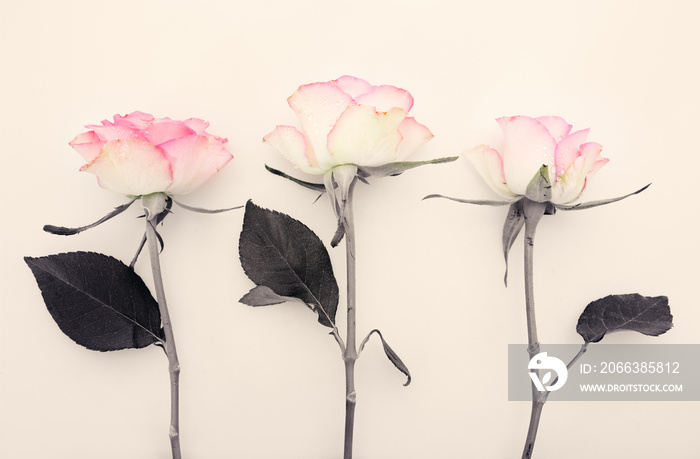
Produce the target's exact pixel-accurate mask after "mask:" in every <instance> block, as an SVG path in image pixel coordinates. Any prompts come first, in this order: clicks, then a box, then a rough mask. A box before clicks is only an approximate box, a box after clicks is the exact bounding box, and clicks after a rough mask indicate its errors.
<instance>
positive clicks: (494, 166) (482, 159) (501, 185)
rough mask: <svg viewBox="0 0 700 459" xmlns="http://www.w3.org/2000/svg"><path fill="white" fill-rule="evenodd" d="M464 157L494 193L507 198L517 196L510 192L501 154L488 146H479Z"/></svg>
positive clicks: (468, 151) (466, 152)
mask: <svg viewBox="0 0 700 459" xmlns="http://www.w3.org/2000/svg"><path fill="white" fill-rule="evenodd" d="M464 157H465V158H467V160H469V162H471V163H472V165H473V166H474V169H476V171H477V172H478V173H479V175H480V176H481V178H483V179H484V181H485V182H486V184H487V185H488V186H489V187H491V189H492V190H493V191H495V192H496V193H498V194H499V195H501V196H504V197H506V198H513V197H515V196H517V195H516V194H515V193H513V192H512V191H510V189H509V188H508V185H507V184H506V177H505V174H504V173H503V159H502V158H501V155H500V153H498V151H496V150H494V149H493V148H491V147H489V146H488V145H479V146H477V147H474V148H472V149H471V150H467V151H465V152H464Z"/></svg>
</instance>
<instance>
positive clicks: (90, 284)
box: [24, 252, 165, 351]
mask: <svg viewBox="0 0 700 459" xmlns="http://www.w3.org/2000/svg"><path fill="white" fill-rule="evenodd" d="M24 261H25V262H26V263H27V265H28V266H29V268H30V269H31V270H32V273H33V274H34V277H35V278H36V281H37V284H38V285H39V289H40V290H41V294H42V296H43V297H44V302H45V303H46V307H47V308H48V310H49V312H50V313H51V316H52V317H53V319H54V320H55V321H56V323H57V324H58V327H59V328H60V329H61V331H63V333H65V334H66V335H68V337H69V338H70V339H72V340H73V341H75V342H76V343H78V344H80V345H81V346H85V347H86V348H88V349H91V350H94V351H114V350H119V349H129V348H132V349H138V348H142V347H146V346H148V345H150V344H154V343H158V342H162V341H163V340H164V339H165V337H164V334H163V329H162V328H161V320H160V311H159V309H158V303H157V302H156V300H155V299H153V296H152V295H151V293H150V291H149V290H148V287H146V285H145V284H144V283H143V280H142V279H141V278H140V277H139V276H138V275H137V274H136V273H135V272H134V270H133V269H131V268H129V267H128V266H126V265H125V264H124V263H122V262H121V261H119V260H117V259H115V258H112V257H109V256H107V255H102V254H100V253H93V252H71V253H61V254H58V255H49V256H47V257H41V258H31V257H25V258H24Z"/></svg>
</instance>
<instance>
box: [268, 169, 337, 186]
mask: <svg viewBox="0 0 700 459" xmlns="http://www.w3.org/2000/svg"><path fill="white" fill-rule="evenodd" d="M265 169H267V171H268V172H271V173H273V174H275V175H279V176H280V177H284V178H286V179H287V180H291V181H292V182H294V183H296V184H297V185H301V186H303V187H304V188H309V189H311V190H314V191H320V192H321V193H323V192H324V191H326V187H325V186H324V185H323V183H311V182H305V181H303V180H299V179H298V178H296V177H292V176H291V175H288V174H285V173H284V172H282V171H280V170H277V169H274V168H272V167H270V166H268V165H267V164H266V165H265Z"/></svg>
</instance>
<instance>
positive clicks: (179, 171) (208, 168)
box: [159, 135, 233, 195]
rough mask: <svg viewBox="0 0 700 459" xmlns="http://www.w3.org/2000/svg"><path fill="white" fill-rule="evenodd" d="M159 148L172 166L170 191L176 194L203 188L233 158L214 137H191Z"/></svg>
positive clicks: (175, 140)
mask: <svg viewBox="0 0 700 459" xmlns="http://www.w3.org/2000/svg"><path fill="white" fill-rule="evenodd" d="M159 147H160V148H161V149H162V150H163V151H164V152H165V154H166V156H167V158H168V160H169V161H170V165H171V167H172V177H173V181H172V185H170V187H168V189H167V192H168V194H173V195H179V194H187V193H189V192H191V191H194V190H195V189H197V188H199V187H200V186H201V185H203V184H204V183H205V182H206V181H207V180H209V179H210V178H211V177H212V176H213V175H214V174H216V173H217V172H218V171H219V170H221V168H222V167H224V166H225V165H226V164H227V163H228V162H229V161H231V159H232V158H233V155H231V153H230V152H229V151H228V150H227V149H226V148H225V147H224V145H223V144H222V143H221V142H219V141H217V140H216V139H215V138H214V137H211V136H203V135H190V136H187V137H183V138H181V139H174V140H171V141H169V142H165V143H163V144H161V145H159Z"/></svg>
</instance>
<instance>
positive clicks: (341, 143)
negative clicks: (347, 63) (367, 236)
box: [263, 76, 433, 174]
mask: <svg viewBox="0 0 700 459" xmlns="http://www.w3.org/2000/svg"><path fill="white" fill-rule="evenodd" d="M287 101H288V102H289V106H290V107H291V108H292V110H294V112H295V113H296V114H297V116H298V117H299V121H300V122H301V131H299V130H298V129H297V128H296V127H293V126H277V127H276V128H275V130H274V131H272V132H270V133H269V134H267V135H266V136H265V138H264V139H263V141H264V142H266V143H268V144H270V145H271V146H272V147H274V148H275V149H277V150H278V151H279V152H280V153H282V154H283V155H284V156H285V157H286V158H287V159H288V160H289V161H291V162H292V163H293V164H294V165H295V166H296V167H297V168H298V169H300V170H301V171H303V172H306V173H309V174H325V173H326V172H328V171H330V170H332V169H333V168H335V167H336V166H341V165H349V164H352V165H355V166H359V167H362V166H368V167H371V166H382V165H385V164H389V163H392V162H395V161H401V160H403V159H405V158H406V157H407V156H408V155H410V154H411V153H412V152H413V151H415V150H416V149H417V148H418V147H420V146H421V145H422V144H424V143H425V142H427V141H428V140H430V139H431V138H432V137H433V134H432V133H431V132H430V130H428V128H426V127H425V126H423V125H422V124H419V123H418V122H416V120H415V119H413V118H411V117H409V116H408V112H409V110H411V107H412V106H413V97H411V94H409V93H408V91H406V90H403V89H399V88H396V87H394V86H372V85H371V84H369V83H368V82H366V81H364V80H361V79H359V78H355V77H351V76H342V77H340V78H338V79H337V80H332V81H328V82H325V83H312V84H307V85H303V86H300V87H299V89H297V90H296V91H295V92H294V94H292V95H291V96H290V97H289V99H287Z"/></svg>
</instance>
